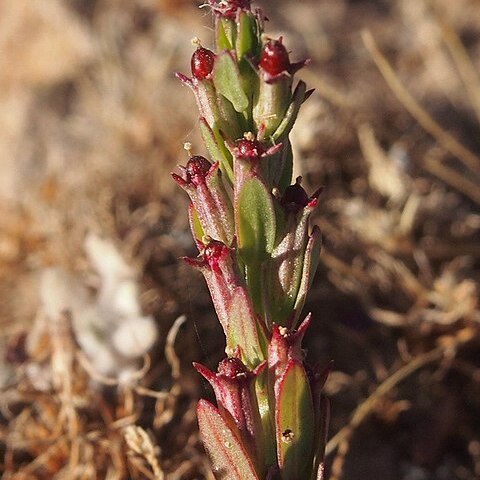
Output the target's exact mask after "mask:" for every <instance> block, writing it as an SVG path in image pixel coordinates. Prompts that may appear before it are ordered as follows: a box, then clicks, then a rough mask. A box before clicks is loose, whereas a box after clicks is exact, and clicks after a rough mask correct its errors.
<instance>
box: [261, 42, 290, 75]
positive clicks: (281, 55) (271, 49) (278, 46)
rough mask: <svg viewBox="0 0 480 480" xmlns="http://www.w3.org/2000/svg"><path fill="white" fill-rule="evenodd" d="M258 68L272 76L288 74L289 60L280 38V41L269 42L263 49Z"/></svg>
mask: <svg viewBox="0 0 480 480" xmlns="http://www.w3.org/2000/svg"><path fill="white" fill-rule="evenodd" d="M259 67H260V68H262V69H263V70H264V71H265V72H267V73H268V74H269V75H272V76H276V75H280V74H281V73H284V72H289V69H290V60H289V58H288V52H287V49H286V48H285V47H284V45H283V44H282V39H281V38H280V40H270V41H269V42H268V43H267V44H266V45H265V46H264V47H263V50H262V53H261V55H260V62H259Z"/></svg>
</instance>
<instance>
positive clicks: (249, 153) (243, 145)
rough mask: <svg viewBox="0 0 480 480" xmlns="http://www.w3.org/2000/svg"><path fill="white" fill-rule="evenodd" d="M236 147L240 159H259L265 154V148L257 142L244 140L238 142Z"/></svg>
mask: <svg viewBox="0 0 480 480" xmlns="http://www.w3.org/2000/svg"><path fill="white" fill-rule="evenodd" d="M235 145H236V147H237V152H238V156H239V157H244V158H257V157H260V156H261V155H262V153H264V148H263V147H262V145H261V144H260V142H257V141H256V140H247V139H246V138H242V139H241V140H237V141H236V143H235Z"/></svg>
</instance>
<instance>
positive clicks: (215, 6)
mask: <svg viewBox="0 0 480 480" xmlns="http://www.w3.org/2000/svg"><path fill="white" fill-rule="evenodd" d="M208 3H209V5H210V6H211V7H212V10H213V11H214V12H215V13H216V14H217V15H220V16H222V17H225V18H228V19H230V20H235V15H236V13H237V11H238V10H239V9H241V10H250V4H251V3H252V2H251V0H208Z"/></svg>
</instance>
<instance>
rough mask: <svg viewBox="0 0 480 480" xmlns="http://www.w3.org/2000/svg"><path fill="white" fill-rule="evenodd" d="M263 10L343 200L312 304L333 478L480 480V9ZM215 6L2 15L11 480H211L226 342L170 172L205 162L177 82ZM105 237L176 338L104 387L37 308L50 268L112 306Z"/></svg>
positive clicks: (29, 7)
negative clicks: (327, 365)
mask: <svg viewBox="0 0 480 480" xmlns="http://www.w3.org/2000/svg"><path fill="white" fill-rule="evenodd" d="M259 4H260V5H261V6H262V7H264V9H265V10H266V12H267V13H268V16H269V17H270V18H271V30H273V31H274V32H282V33H286V42H288V43H289V45H292V50H294V51H295V52H296V53H295V56H296V58H302V56H303V55H309V56H310V57H312V59H313V62H312V66H311V67H309V69H308V71H305V72H304V77H305V79H306V80H307V82H308V83H309V84H310V85H312V86H313V87H315V88H316V90H317V93H316V95H315V96H314V97H312V98H311V99H310V101H309V103H308V104H307V105H305V109H304V111H303V113H302V115H301V117H300V119H299V121H298V125H297V127H296V130H295V133H294V139H293V140H294V147H295V149H296V152H297V158H298V160H299V166H298V169H299V171H301V173H302V174H303V176H304V179H305V182H307V185H308V184H310V185H311V188H312V190H313V189H314V188H315V187H316V186H318V185H319V184H322V185H325V186H326V190H325V193H324V197H323V206H322V208H321V209H320V212H319V216H318V218H317V219H316V221H317V223H318V224H319V225H320V226H321V228H322V231H323V233H324V237H325V248H324V252H323V256H322V260H323V265H322V267H321V269H320V272H319V274H318V275H317V279H316V281H315V283H314V286H313V291H312V293H311V297H310V299H309V303H308V305H307V307H308V308H309V309H310V310H312V311H313V312H314V317H315V318H316V319H317V321H316V322H315V323H316V325H315V327H314V330H315V331H314V332H312V335H311V337H310V339H309V342H308V348H309V355H310V358H311V359H312V361H316V360H318V361H326V360H327V359H331V358H333V359H335V368H334V371H333V372H332V375H331V379H330V381H329V382H328V383H327V387H326V388H327V393H328V394H329V395H330V396H331V399H332V405H333V412H332V434H331V436H332V438H333V439H332V441H331V443H330V444H329V453H330V461H331V463H332V464H333V465H331V466H330V469H331V472H332V477H333V478H336V479H337V480H340V479H342V480H357V479H360V478H382V479H384V480H400V479H402V480H403V479H405V480H412V479H418V480H430V479H431V480H443V479H449V480H450V479H459V480H465V479H471V480H473V479H475V478H478V477H479V476H480V454H479V451H480V447H479V443H478V428H477V429H476V428H475V425H478V424H480V401H479V398H480V375H479V372H480V363H479V360H478V359H479V358H480V357H479V353H480V342H479V324H480V312H479V303H478V293H479V292H478V280H479V277H480V275H479V264H480V247H479V245H480V244H479V236H480V213H479V203H480V197H479V193H478V185H479V182H480V172H479V164H480V161H479V159H478V157H479V156H480V143H479V142H478V138H479V131H480V124H479V104H478V101H479V100H478V99H479V93H478V92H479V91H480V81H479V72H480V41H479V40H478V39H479V38H480V35H479V32H480V7H479V4H478V2H476V1H473V0H461V1H458V2H451V1H449V0H436V1H427V0H422V1H418V0H396V1H392V2H386V1H385V2H383V1H378V2H377V1H373V0H371V1H369V0H362V1H355V2H354V1H347V0H336V1H335V2H333V1H329V0H322V1H314V0H311V1H305V2H294V1H292V0H282V1H281V2H272V1H267V0H265V1H264V2H259ZM203 12H204V10H201V11H200V14H199V12H198V11H197V9H196V6H195V4H194V2H191V1H187V0H184V1H181V2H179V1H175V2H172V1H169V0H135V1H127V0H88V1H81V0H68V1H63V2H62V1H60V0H58V1H57V0H45V1H44V2H41V6H40V3H38V2H31V0H17V1H15V2H2V3H1V5H0V32H1V33H0V67H1V70H2V72H3V74H2V78H1V79H0V87H1V88H0V92H1V93H0V105H1V108H0V127H1V128H0V156H1V160H0V295H1V302H0V325H1V326H2V333H1V338H0V352H1V353H2V354H3V357H4V361H3V362H2V364H1V368H0V382H1V385H2V392H1V394H0V405H1V406H2V409H1V411H0V416H1V424H0V451H1V452H2V455H3V458H4V461H3V463H2V465H1V468H2V473H3V475H4V477H3V478H5V479H19V480H21V479H47V478H55V479H69V480H70V479H94V478H99V479H103V478H105V479H127V478H133V479H140V478H156V479H160V478H162V479H165V480H173V479H178V480H187V479H198V478H206V479H211V478H212V475H211V473H209V470H208V464H207V462H206V460H205V457H204V454H203V451H202V447H201V445H200V442H199V439H198V435H197V427H196V420H195V411H194V405H195V403H196V400H197V399H198V398H199V397H200V396H205V395H209V393H208V392H207V391H205V390H204V389H203V388H202V383H201V381H200V379H199V378H198V377H197V376H196V375H195V374H194V373H193V372H192V369H191V368H190V363H191V361H192V360H201V361H205V362H206V363H208V364H209V365H210V366H213V365H214V363H215V362H216V361H218V360H219V358H220V355H221V350H222V348H223V343H222V342H223V340H222V336H221V331H220V329H219V328H218V326H217V325H216V323H215V319H214V315H213V312H212V308H211V306H210V301H209V299H208V295H207V294H206V289H205V287H204V285H203V283H202V280H201V278H199V277H197V276H196V275H194V274H192V272H191V271H190V270H188V269H187V268H186V267H185V266H183V265H181V264H180V263H179V262H178V260H177V259H178V257H179V256H181V255H194V254H195V250H194V246H193V245H192V242H191V240H190V236H189V233H188V231H187V218H186V209H185V205H186V202H185V198H184V196H183V195H182V193H181V192H179V191H177V190H176V189H175V187H174V185H173V182H171V181H170V179H169V175H168V173H169V171H170V170H172V169H173V168H174V165H175V164H176V163H182V161H183V158H184V155H185V153H184V152H183V149H182V145H183V143H184V142H185V141H190V142H192V143H193V145H194V149H196V150H200V149H201V147H200V142H199V137H198V134H197V133H196V131H195V129H196V120H195V118H194V114H193V113H192V112H193V108H194V102H193V99H192V98H190V96H189V95H188V92H186V91H185V90H184V89H183V88H182V87H181V86H179V85H178V84H177V83H176V82H175V80H174V78H173V75H172V71H175V70H183V71H186V70H187V65H188V59H189V55H190V49H191V45H190V38H192V37H193V36H198V37H200V38H202V40H203V41H204V43H206V44H207V43H208V41H209V38H210V31H209V30H208V28H206V27H205V24H207V23H208V17H205V16H204V15H203ZM366 30H367V31H368V32H369V33H367V34H364V36H363V39H364V41H362V36H361V32H362V31H366ZM297 52H298V53H297ZM92 231H93V232H96V233H98V234H101V235H102V236H104V237H105V238H107V239H108V240H109V241H110V242H111V243H112V244H114V245H115V246H116V247H117V248H118V250H119V252H120V253H121V255H122V257H123V258H124V259H125V262H126V263H127V264H128V265H130V267H131V268H132V271H134V272H135V274H136V277H135V278H136V281H137V286H138V288H139V290H140V301H141V309H142V313H143V314H145V315H153V316H154V318H155V320H156V324H157V325H158V330H159V341H158V342H157V344H156V345H155V347H154V348H153V350H152V351H150V352H149V355H148V356H145V357H144V358H143V363H142V362H139V363H138V362H137V363H134V365H135V370H134V371H133V372H132V371H131V372H130V373H129V381H128V382H125V381H123V380H122V378H119V376H118V375H114V374H111V373H105V372H101V371H99V369H98V364H96V363H95V361H94V360H95V359H92V358H90V357H89V355H87V354H86V352H85V351H84V349H83V348H82V347H80V342H79V338H78V332H77V331H76V330H75V322H74V321H72V317H71V313H72V312H68V311H65V312H62V315H58V316H56V317H55V318H48V317H46V316H45V312H44V311H43V310H42V304H41V298H40V294H39V291H40V287H39V285H40V284H41V272H43V271H44V270H45V268H47V267H56V268H57V267H58V268H61V269H63V270H64V271H66V272H68V274H69V275H70V276H71V278H73V279H75V282H77V283H78V285H81V286H82V288H83V289H84V290H85V291H87V292H88V293H89V294H92V295H93V296H94V295H95V293H96V292H98V291H99V290H100V286H99V285H100V284H99V276H98V274H97V272H96V271H95V269H94V268H93V267H92V264H91V262H89V260H88V256H87V255H86V253H85V251H84V240H85V236H86V235H87V233H88V232H92ZM183 314H185V315H186V316H187V321H186V322H185V324H184V325H183V326H182V321H181V320H178V321H177V322H175V319H176V318H178V317H179V316H180V315H183ZM99 321H100V322H102V321H104V319H103V318H101V319H100V320H99ZM102 328H103V327H102ZM140 359H141V358H140ZM337 448H338V449H337Z"/></svg>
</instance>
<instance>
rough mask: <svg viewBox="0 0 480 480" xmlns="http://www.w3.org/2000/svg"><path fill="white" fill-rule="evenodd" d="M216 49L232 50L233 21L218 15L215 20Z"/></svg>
mask: <svg viewBox="0 0 480 480" xmlns="http://www.w3.org/2000/svg"><path fill="white" fill-rule="evenodd" d="M216 30H217V33H216V37H217V51H219V52H220V51H222V50H232V48H233V30H234V26H233V22H232V21H231V20H228V19H226V18H221V17H218V18H217V21H216Z"/></svg>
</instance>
